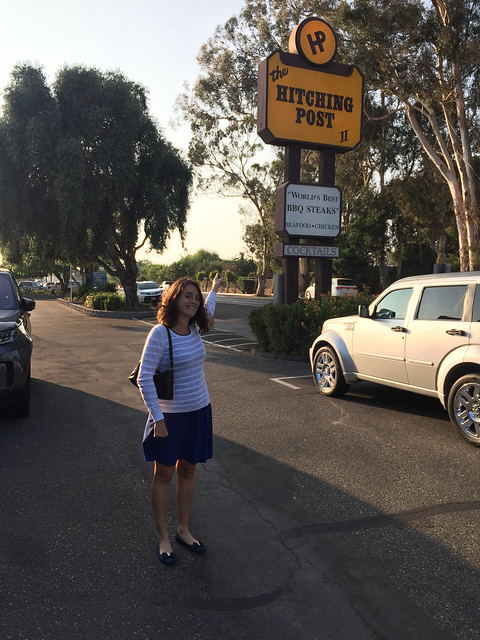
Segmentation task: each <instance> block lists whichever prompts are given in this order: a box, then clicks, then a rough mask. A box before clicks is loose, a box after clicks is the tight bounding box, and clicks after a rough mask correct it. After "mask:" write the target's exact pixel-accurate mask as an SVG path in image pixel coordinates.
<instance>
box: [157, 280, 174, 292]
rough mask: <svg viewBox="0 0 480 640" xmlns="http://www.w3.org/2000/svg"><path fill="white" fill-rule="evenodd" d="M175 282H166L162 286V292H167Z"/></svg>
mask: <svg viewBox="0 0 480 640" xmlns="http://www.w3.org/2000/svg"><path fill="white" fill-rule="evenodd" d="M174 282H175V281H174V280H164V281H163V282H162V284H161V285H160V288H161V289H162V291H166V290H167V289H168V287H169V286H170V285H171V284H173V283H174Z"/></svg>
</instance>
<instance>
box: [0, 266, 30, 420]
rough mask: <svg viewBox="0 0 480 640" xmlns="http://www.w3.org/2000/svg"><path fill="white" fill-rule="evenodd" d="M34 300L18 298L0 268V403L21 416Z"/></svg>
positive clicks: (26, 393) (25, 401)
mask: <svg viewBox="0 0 480 640" xmlns="http://www.w3.org/2000/svg"><path fill="white" fill-rule="evenodd" d="M33 309H35V301H34V300H30V299H29V298H24V297H22V294H21V293H20V290H19V288H18V286H17V283H16V282H15V279H14V278H13V276H12V274H11V273H10V271H8V270H7V269H0V403H1V404H2V405H9V407H10V410H11V413H12V414H13V415H15V416H18V417H25V416H27V415H28V413H29V411H30V360H31V357H32V334H31V326H30V311H33Z"/></svg>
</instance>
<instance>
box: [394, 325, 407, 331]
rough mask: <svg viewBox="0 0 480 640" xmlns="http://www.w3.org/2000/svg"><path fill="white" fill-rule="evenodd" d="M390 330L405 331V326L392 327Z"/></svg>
mask: <svg viewBox="0 0 480 640" xmlns="http://www.w3.org/2000/svg"><path fill="white" fill-rule="evenodd" d="M392 331H396V332H397V333H407V330H406V329H405V327H398V326H397V327H392Z"/></svg>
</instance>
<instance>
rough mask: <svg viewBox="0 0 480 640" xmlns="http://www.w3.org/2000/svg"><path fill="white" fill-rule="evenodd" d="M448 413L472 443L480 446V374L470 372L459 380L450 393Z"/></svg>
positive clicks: (461, 433)
mask: <svg viewBox="0 0 480 640" xmlns="http://www.w3.org/2000/svg"><path fill="white" fill-rule="evenodd" d="M448 415H449V416H450V420H451V421H452V422H453V423H454V425H455V426H456V427H457V429H458V430H459V432H460V435H461V436H462V438H465V440H467V441H468V442H469V443H470V444H473V445H475V446H476V447H480V375H479V374H476V373H470V374H468V375H466V376H463V377H462V378H459V379H458V380H457V382H456V383H455V384H454V385H453V386H452V388H451V389H450V393H449V394H448Z"/></svg>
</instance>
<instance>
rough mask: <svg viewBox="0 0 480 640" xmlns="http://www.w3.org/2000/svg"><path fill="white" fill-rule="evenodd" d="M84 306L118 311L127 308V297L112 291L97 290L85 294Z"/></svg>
mask: <svg viewBox="0 0 480 640" xmlns="http://www.w3.org/2000/svg"><path fill="white" fill-rule="evenodd" d="M84 306H85V307H88V308H89V309H96V308H100V309H103V310H104V311H117V310H118V309H124V308H125V297H124V296H121V295H119V294H118V293H112V292H107V291H105V292H98V293H97V292H95V293H90V294H88V295H87V296H85V302H84Z"/></svg>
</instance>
